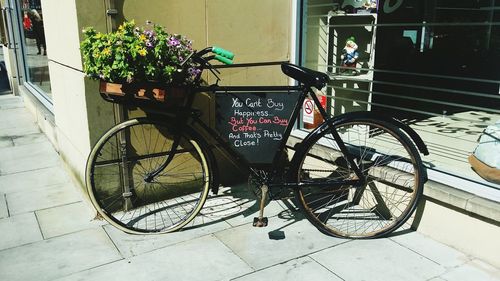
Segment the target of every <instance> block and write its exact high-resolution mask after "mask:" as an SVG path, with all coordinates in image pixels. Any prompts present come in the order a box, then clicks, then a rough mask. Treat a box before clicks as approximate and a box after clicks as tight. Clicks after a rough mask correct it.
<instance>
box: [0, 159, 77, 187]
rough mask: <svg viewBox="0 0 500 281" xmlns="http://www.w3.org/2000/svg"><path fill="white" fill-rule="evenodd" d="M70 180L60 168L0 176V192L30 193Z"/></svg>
mask: <svg viewBox="0 0 500 281" xmlns="http://www.w3.org/2000/svg"><path fill="white" fill-rule="evenodd" d="M69 182H70V178H69V177H68V175H67V174H66V172H65V171H64V169H63V168H62V166H59V165H58V166H54V167H49V168H43V169H38V170H33V171H26V172H21V173H15V174H9V175H3V176H0V192H3V193H6V194H9V193H13V192H20V191H22V192H31V191H33V190H37V189H40V188H45V187H47V186H51V185H57V184H59V185H60V184H63V183H69Z"/></svg>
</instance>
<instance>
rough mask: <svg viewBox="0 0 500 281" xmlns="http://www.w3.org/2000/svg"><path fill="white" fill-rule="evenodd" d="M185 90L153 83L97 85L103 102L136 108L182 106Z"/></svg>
mask: <svg viewBox="0 0 500 281" xmlns="http://www.w3.org/2000/svg"><path fill="white" fill-rule="evenodd" d="M187 90H188V89H187V88H180V87H168V86H167V85H164V84H160V83H154V82H151V83H130V84H127V83H123V84H120V83H113V82H106V81H100V85H99V92H100V93H101V96H102V97H103V98H104V99H105V100H107V101H109V102H113V103H122V104H131V105H137V106H144V105H146V106H147V105H154V106H155V105H161V106H167V107H171V106H182V105H184V103H185V101H186V98H187Z"/></svg>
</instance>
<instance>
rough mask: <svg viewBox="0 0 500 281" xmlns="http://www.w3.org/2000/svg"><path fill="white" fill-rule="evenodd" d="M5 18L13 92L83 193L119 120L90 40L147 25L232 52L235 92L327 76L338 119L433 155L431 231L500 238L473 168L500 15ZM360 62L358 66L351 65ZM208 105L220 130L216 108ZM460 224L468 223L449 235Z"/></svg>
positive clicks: (51, 9)
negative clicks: (101, 90)
mask: <svg viewBox="0 0 500 281" xmlns="http://www.w3.org/2000/svg"><path fill="white" fill-rule="evenodd" d="M2 8H3V14H2V17H3V21H4V26H5V27H6V28H5V36H4V39H3V40H4V42H3V43H4V46H3V53H4V60H5V63H6V69H7V71H8V73H9V77H10V87H11V88H12V91H13V92H14V93H15V94H18V95H22V96H23V97H24V98H25V101H26V104H27V106H28V107H29V108H30V110H31V111H32V112H33V113H34V115H35V116H36V118H37V121H38V123H39V125H40V127H41V129H42V130H43V131H44V132H45V133H46V134H47V135H48V136H49V138H50V139H51V141H52V142H53V143H54V146H55V147H56V149H57V150H58V151H59V153H60V155H61V157H62V158H63V160H64V162H65V163H66V167H67V169H68V171H70V172H71V174H72V175H73V176H74V179H75V181H77V182H79V183H80V185H81V186H82V187H83V186H84V173H85V163H86V158H87V156H88V154H89V152H90V150H91V149H92V146H93V144H94V143H95V142H96V141H97V139H98V138H99V137H100V136H101V135H102V134H103V133H104V132H105V130H106V129H107V128H109V127H111V126H112V125H113V124H114V123H115V122H116V121H117V120H115V114H114V108H113V106H112V105H111V104H109V103H106V102H105V101H103V100H102V99H101V97H100V95H99V94H98V83H97V82H96V81H92V80H89V79H88V78H86V77H85V75H84V74H83V72H82V59H81V53H80V50H79V44H80V41H81V39H82V33H81V30H82V29H83V28H85V27H88V26H93V27H95V28H96V29H97V30H98V31H102V32H106V31H112V30H114V29H115V28H116V26H117V25H118V24H119V23H121V22H123V21H125V20H132V19H134V20H135V21H136V23H138V24H142V23H145V22H146V21H147V20H149V21H152V22H154V23H158V24H161V25H163V26H165V27H166V29H167V30H168V31H169V32H171V33H176V34H183V35H185V36H187V37H189V38H190V39H192V40H193V41H194V46H195V48H196V49H201V48H204V47H206V46H211V45H218V46H222V47H224V48H226V49H229V50H231V51H233V52H234V53H235V54H236V66H235V67H232V68H224V69H221V72H222V77H223V81H222V83H223V84H224V85H245V84H246V85H250V84H251V85H253V84H258V85H286V84H289V83H293V81H290V80H289V79H288V78H287V77H286V76H285V75H283V74H282V73H281V70H280V67H279V65H280V63H281V62H293V63H297V64H301V65H304V66H307V67H309V68H312V69H315V70H318V71H322V72H325V73H327V74H328V75H329V76H330V82H329V84H328V86H327V87H326V88H325V89H322V90H323V92H324V93H325V94H326V97H327V98H326V100H325V108H326V109H327V111H328V112H329V113H331V114H332V115H338V114H342V113H345V112H350V111H358V110H369V111H374V112H378V113H382V114H384V113H385V114H389V115H392V116H395V117H398V118H399V119H401V120H403V121H404V122H405V123H407V124H410V126H411V127H412V128H414V129H415V130H416V131H417V132H418V133H419V134H420V135H421V136H422V138H423V139H424V141H425V142H426V143H427V145H428V147H429V150H430V153H431V154H430V156H428V157H425V158H424V162H425V164H426V166H427V168H428V173H429V178H430V181H429V183H428V184H427V186H426V196H427V197H426V198H427V199H428V200H426V202H425V203H424V205H425V208H424V207H423V208H422V209H423V210H422V211H421V213H420V214H418V215H417V216H418V218H417V219H416V221H417V222H415V225H418V224H419V223H420V225H419V226H418V228H419V230H421V231H422V232H424V233H427V234H430V235H433V236H435V237H437V238H438V239H440V240H443V241H444V242H447V243H449V244H453V245H455V244H460V245H462V242H461V241H464V240H466V239H468V238H470V236H468V235H470V234H469V233H468V232H467V231H465V232H464V233H463V234H462V236H464V237H465V238H461V239H462V240H460V239H459V238H456V239H455V238H450V237H448V236H449V235H448V236H447V235H444V234H440V232H439V231H438V230H442V233H448V234H449V233H450V229H455V228H456V231H457V232H463V228H469V227H473V228H474V229H476V230H477V229H482V230H484V231H480V233H481V234H479V237H480V238H481V237H482V239H483V241H484V239H487V240H492V239H493V238H492V237H495V236H494V235H498V234H500V233H499V230H498V223H499V221H500V214H499V212H498V211H497V212H495V211H493V210H494V209H495V208H496V209H498V205H497V204H498V202H500V186H499V185H498V184H496V183H492V182H488V181H486V180H484V179H482V178H481V177H479V176H478V175H477V174H476V173H474V171H473V170H472V169H471V168H470V165H469V163H468V162H467V157H468V156H469V155H470V154H471V153H472V152H473V150H474V148H475V147H476V145H477V139H478V137H479V136H480V135H481V132H482V131H483V129H484V128H486V127H487V126H488V125H491V124H494V123H495V122H496V121H498V120H500V65H499V64H498V63H496V62H498V61H499V59H500V27H499V24H498V23H499V22H500V1H495V0H474V1H465V0H461V1H457V0H454V1H447V0H425V1H417V0H396V1H394V0H393V1H389V0H379V1H361V0H271V1H269V0H254V1H245V0H191V1H174V0H167V1H160V0H146V1H131V0H128V1H126V0H85V1H84V0H69V1H68V0H3V1H2ZM348 42H351V43H348ZM352 43H354V44H352ZM348 44H349V46H347V45H348ZM347 47H348V48H347ZM349 48H350V49H349ZM353 50H354V52H353V54H354V55H353V58H354V60H353V61H345V58H346V56H347V53H348V52H349V51H350V52H352V51H353ZM248 64H257V65H258V66H257V67H255V66H254V67H249V66H248ZM206 79H207V80H208V81H210V80H211V77H209V76H206ZM200 103H203V104H205V105H206V106H207V107H208V108H209V109H210V110H208V114H207V116H205V117H204V118H205V120H206V121H207V122H208V123H213V122H214V121H215V120H214V119H215V112H214V110H215V109H214V106H213V104H214V101H213V100H212V97H210V96H207V97H204V98H203V100H201V101H200ZM133 114H139V115H140V114H141V113H140V112H139V113H138V112H135V113H133ZM302 118H303V119H302ZM312 118H313V120H312V121H311V120H310V119H308V117H307V116H305V115H304V116H302V117H301V120H298V122H297V129H296V131H295V132H294V136H296V138H298V139H300V138H301V137H303V136H304V135H305V134H306V133H307V132H308V130H310V129H309V128H311V126H310V123H314V116H313V117H312ZM221 162H224V158H221ZM227 165H228V166H231V164H227ZM449 218H460V220H461V221H463V223H457V224H456V226H450V225H449V224H447V223H445V221H449ZM444 229H448V230H447V231H445V230H444ZM476 234H477V233H476ZM481 235H482V236H481ZM441 236H442V237H441ZM496 237H498V236H496ZM474 239H478V238H477V237H476V238H474ZM492 245H493V247H492ZM462 247H466V250H467V251H469V252H474V253H476V252H478V253H479V254H478V256H482V257H485V259H488V260H494V258H495V257H498V255H497V254H496V253H499V252H500V245H499V243H498V242H496V243H492V244H490V245H489V246H485V245H481V244H480V243H479V244H471V245H462ZM495 251H496V252H495ZM476 254H477V253H476Z"/></svg>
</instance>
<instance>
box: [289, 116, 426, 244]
mask: <svg viewBox="0 0 500 281" xmlns="http://www.w3.org/2000/svg"><path fill="white" fill-rule="evenodd" d="M335 129H336V131H337V132H338V134H339V135H340V137H341V139H342V141H343V142H344V144H345V145H346V147H347V150H348V152H349V154H350V155H351V156H352V158H353V159H354V161H355V162H356V164H357V165H358V166H359V167H360V169H361V171H362V173H363V175H364V177H366V183H365V184H362V185H359V186H353V185H349V184H342V181H344V182H345V181H349V180H350V181H351V182H352V180H355V179H357V176H356V174H355V173H354V171H353V169H351V168H350V166H349V164H348V161H347V160H346V157H345V155H344V154H343V153H342V152H341V151H340V148H339V146H338V144H337V143H336V142H335V141H334V139H333V136H332V135H331V133H330V130H328V129H327V130H323V132H322V133H320V134H318V135H316V136H315V137H313V138H311V139H310V140H309V141H308V142H307V143H305V144H304V145H303V147H304V149H303V150H302V151H300V152H299V153H302V154H301V155H300V156H299V157H301V158H299V159H302V161H301V162H300V163H301V164H300V166H299V169H298V171H297V177H298V182H299V184H301V185H302V187H300V188H298V189H297V190H296V198H297V201H298V202H299V205H300V206H301V208H302V210H303V211H304V213H305V215H306V217H307V218H308V220H309V221H310V222H312V223H313V224H314V225H315V226H316V227H317V228H318V229H319V230H320V231H322V232H323V233H326V234H328V235H332V236H336V237H346V238H375V237H380V236H384V235H387V234H389V233H391V232H392V231H394V230H395V229H397V228H398V227H400V226H401V225H402V224H403V223H404V222H405V221H407V220H408V219H409V218H410V216H411V214H412V213H413V212H414V210H415V209H416V206H417V203H418V200H419V198H420V197H421V194H422V190H423V184H424V179H423V176H422V175H423V170H422V169H423V165H422V163H421V159H420V155H419V154H418V151H417V150H416V148H415V147H414V145H413V143H412V142H411V141H410V140H409V138H408V137H407V136H406V135H405V134H403V133H402V132H401V131H400V130H399V129H398V128H397V127H395V126H393V125H391V124H388V123H385V122H382V121H377V120H364V119H360V120H353V121H352V120H351V121H343V122H339V123H338V124H336V125H335ZM335 182H336V183H335ZM314 183H330V184H327V185H322V186H321V187H318V186H312V184H314ZM308 184H310V185H309V186H308Z"/></svg>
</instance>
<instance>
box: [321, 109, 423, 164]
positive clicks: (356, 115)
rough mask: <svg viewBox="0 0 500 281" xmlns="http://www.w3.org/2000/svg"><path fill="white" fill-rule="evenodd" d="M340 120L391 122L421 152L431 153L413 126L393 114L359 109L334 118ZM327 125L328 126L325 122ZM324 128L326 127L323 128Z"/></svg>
mask: <svg viewBox="0 0 500 281" xmlns="http://www.w3.org/2000/svg"><path fill="white" fill-rule="evenodd" d="M337 119H338V120H339V121H338V122H340V121H350V120H354V119H374V120H380V121H383V122H386V123H389V124H391V125H394V126H396V127H397V128H399V129H401V130H403V132H405V133H406V134H407V135H408V136H409V137H410V138H411V140H412V141H413V142H414V143H415V145H416V146H417V148H418V150H419V151H420V153H422V154H423V155H429V150H428V149H427V145H426V144H425V143H424V141H423V140H422V138H421V137H420V136H419V135H418V133H417V132H415V130H413V128H411V127H410V126H408V125H407V124H405V123H403V122H401V121H400V120H398V119H396V118H394V117H392V116H387V115H383V114H380V113H374V112H370V111H357V112H349V113H345V114H342V115H339V116H338V117H337V118H334V120H337ZM324 125H325V127H326V126H327V125H326V124H324ZM323 130H324V129H323Z"/></svg>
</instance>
